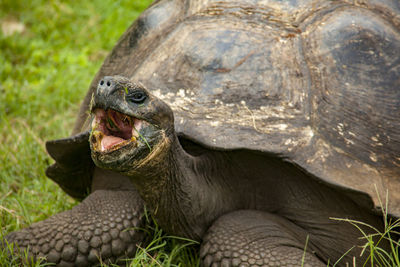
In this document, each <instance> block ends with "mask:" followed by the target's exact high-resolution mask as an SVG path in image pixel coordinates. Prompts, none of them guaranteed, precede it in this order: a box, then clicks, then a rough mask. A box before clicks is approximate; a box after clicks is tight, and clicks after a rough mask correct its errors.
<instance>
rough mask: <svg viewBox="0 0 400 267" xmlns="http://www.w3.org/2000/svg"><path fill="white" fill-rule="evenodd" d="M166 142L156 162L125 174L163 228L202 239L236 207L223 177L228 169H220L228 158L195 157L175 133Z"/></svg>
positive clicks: (155, 158)
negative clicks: (216, 221) (207, 231)
mask: <svg viewBox="0 0 400 267" xmlns="http://www.w3.org/2000/svg"><path fill="white" fill-rule="evenodd" d="M166 143H167V144H166V145H165V144H164V146H165V147H164V148H163V149H162V150H161V151H159V152H158V153H157V155H155V156H154V157H152V158H154V162H153V163H149V164H145V165H144V166H143V167H140V168H139V169H138V170H135V171H133V172H128V173H126V175H127V176H129V177H130V179H131V181H132V182H133V183H134V185H135V187H136V188H137V189H138V191H139V193H140V195H141V197H142V198H143V199H144V200H145V202H146V206H147V207H148V208H149V209H150V210H151V211H152V213H153V215H154V216H155V218H156V220H157V223H158V224H159V225H160V226H161V227H162V228H163V229H164V230H166V231H167V232H168V233H169V234H173V235H178V236H183V237H187V238H191V239H193V240H198V241H199V240H200V239H201V236H202V235H203V234H204V232H205V231H206V230H207V227H208V226H209V225H210V224H211V223H212V221H213V220H214V219H215V218H216V217H217V216H219V215H221V214H222V213H223V212H226V211H227V210H231V209H233V206H234V201H229V195H231V194H227V190H228V191H229V185H226V184H225V185H224V184H223V181H225V180H226V179H223V177H220V176H221V175H227V174H229V171H228V172H223V174H221V172H220V171H218V168H220V167H221V164H224V162H226V158H224V157H223V156H221V155H213V154H211V153H210V154H206V155H201V156H192V155H190V154H188V153H187V152H186V151H185V150H184V149H183V148H182V146H181V144H180V142H179V140H178V138H177V136H176V134H175V133H173V134H172V135H170V137H169V140H168V142H166ZM225 164H226V163H225ZM217 173H218V174H217ZM216 175H218V176H219V177H216ZM221 178H222V179H221ZM222 195H226V197H221V196H222ZM222 202H224V203H222Z"/></svg>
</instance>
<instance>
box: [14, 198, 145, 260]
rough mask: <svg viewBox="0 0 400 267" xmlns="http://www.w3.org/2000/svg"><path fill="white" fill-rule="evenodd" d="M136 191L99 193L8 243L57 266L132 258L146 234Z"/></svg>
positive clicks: (16, 233)
mask: <svg viewBox="0 0 400 267" xmlns="http://www.w3.org/2000/svg"><path fill="white" fill-rule="evenodd" d="M142 225H143V205H142V200H141V199H140V197H138V194H137V192H136V191H111V190H97V191H95V192H93V193H92V194H91V195H89V196H88V197H87V198H86V199H85V200H84V201H83V202H82V203H81V204H79V205H77V206H76V207H74V208H73V209H71V210H68V211H65V212H62V213H59V214H56V215H54V216H52V217H50V218H48V219H47V220H44V221H41V222H38V223H35V224H32V225H31V226H30V227H28V228H26V229H23V230H21V231H18V232H13V233H10V234H9V235H7V236H6V240H7V241H8V242H9V243H10V242H14V243H17V244H18V246H19V248H20V249H26V248H28V247H29V250H30V253H31V254H30V255H31V256H34V257H36V258H38V257H46V258H47V262H50V263H56V266H90V265H94V264H96V263H98V262H99V259H105V260H102V261H103V262H109V261H110V262H115V261H116V260H118V259H120V258H126V257H132V256H134V254H135V251H136V244H138V243H140V242H141V241H142V240H143V236H144V234H143V233H141V232H140V230H137V229H136V227H141V226H142Z"/></svg>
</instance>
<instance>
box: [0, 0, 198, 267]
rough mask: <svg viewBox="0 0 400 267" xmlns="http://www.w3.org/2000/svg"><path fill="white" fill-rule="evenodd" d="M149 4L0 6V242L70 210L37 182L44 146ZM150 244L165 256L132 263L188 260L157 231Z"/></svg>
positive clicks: (44, 181)
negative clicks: (5, 236) (164, 252)
mask: <svg viewBox="0 0 400 267" xmlns="http://www.w3.org/2000/svg"><path fill="white" fill-rule="evenodd" d="M150 2H151V0H92V1H75V0H63V1H61V0H51V1H49V0H30V1H26V0H2V1H0V26H1V30H0V227H1V228H0V229H1V230H0V240H1V235H5V234H6V233H8V232H11V231H14V230H18V229H21V228H24V227H26V226H28V225H30V224H31V223H33V222H36V221H40V220H43V219H45V218H47V217H49V216H51V215H52V214H55V213H58V212H61V211H63V210H66V209H70V208H71V207H72V206H74V205H76V204H77V203H76V202H75V201H74V200H73V199H72V198H70V197H69V196H67V195H66V194H65V193H64V192H62V191H61V189H60V188H59V187H58V186H57V185H56V184H54V183H53V182H52V181H51V180H50V179H48V178H47V177H46V176H45V174H44V172H45V169H46V167H47V166H48V165H49V164H51V162H52V160H51V159H50V158H49V156H48V155H47V153H46V151H45V146H44V144H45V141H46V140H50V139H56V138H62V137H66V136H68V135H69V134H70V132H71V130H72V126H73V123H74V120H75V115H76V113H77V111H78V107H79V104H80V102H81V100H82V99H83V97H84V95H85V93H86V91H87V89H88V87H89V84H90V82H91V80H92V78H93V77H94V75H95V74H96V72H97V70H98V69H99V68H100V66H101V63H102V62H103V60H104V58H105V56H106V55H107V54H108V52H109V51H110V50H111V49H112V47H113V45H114V44H115V43H116V42H117V40H118V38H119V37H120V36H121V35H122V33H123V32H124V31H125V30H126V29H127V28H128V26H129V25H130V24H131V23H132V22H133V21H134V19H135V18H136V17H137V16H138V15H139V14H140V12H141V11H142V10H143V9H145V8H146V7H147V6H148V5H149V4H150ZM172 243H174V242H172ZM154 245H155V246H160V245H161V247H162V248H165V249H166V250H167V251H168V250H169V251H168V252H167V253H168V255H163V254H161V253H159V254H158V255H154V253H153V255H152V253H151V249H150V252H148V251H146V252H143V251H142V252H141V254H140V253H139V254H140V255H138V257H137V258H136V260H135V261H134V262H133V263H132V265H135V264H137V265H139V266H141V265H143V264H144V262H146V261H147V262H148V263H147V264H146V265H150V264H153V265H155V266H159V263H161V264H163V265H165V266H168V265H171V264H174V262H175V263H178V262H184V261H187V262H189V261H190V260H188V259H185V260H183V259H180V257H186V256H187V255H186V254H185V253H183V254H178V253H177V251H179V250H180V248H181V247H180V246H178V247H176V246H174V245H172V246H171V242H169V243H168V242H165V237H163V236H162V235H161V233H160V232H159V231H158V232H157V231H156V233H155V241H154ZM170 247H172V248H170ZM171 251H172V252H171ZM150 255H152V256H151V257H154V258H156V259H157V261H158V262H155V260H153V259H151V257H150ZM11 265H12V263H10V262H9V260H8V259H7V258H6V257H5V254H4V252H3V254H0V266H11Z"/></svg>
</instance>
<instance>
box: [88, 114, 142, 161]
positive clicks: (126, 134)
mask: <svg viewBox="0 0 400 267" xmlns="http://www.w3.org/2000/svg"><path fill="white" fill-rule="evenodd" d="M93 114H94V119H93V121H92V133H91V137H90V143H91V147H92V149H93V150H94V151H96V152H100V153H109V152H112V151H115V150H118V149H120V148H122V147H126V146H128V145H130V146H132V147H136V146H137V145H138V141H137V139H138V138H139V136H140V130H141V129H142V127H143V126H145V125H146V124H147V122H145V121H143V120H140V119H137V118H135V117H132V116H128V115H126V114H123V113H121V112H118V111H116V110H113V109H108V110H103V109H99V108H98V109H96V110H94V112H93Z"/></svg>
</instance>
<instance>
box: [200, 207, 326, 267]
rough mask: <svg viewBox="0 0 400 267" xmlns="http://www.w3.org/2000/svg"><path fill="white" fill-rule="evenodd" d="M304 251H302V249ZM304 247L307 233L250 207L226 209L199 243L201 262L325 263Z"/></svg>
mask: <svg viewBox="0 0 400 267" xmlns="http://www.w3.org/2000/svg"><path fill="white" fill-rule="evenodd" d="M305 250H306V253H305V254H304V251H305ZM311 251H312V249H310V248H309V247H308V246H307V247H306V233H305V232H303V231H302V230H301V229H299V227H298V226H296V225H294V224H293V223H291V222H289V221H287V220H285V219H283V218H281V217H278V216H276V215H273V214H270V213H267V212H261V211H252V210H242V211H236V212H232V213H229V214H227V215H224V216H222V217H221V218H219V219H218V220H217V221H216V222H215V223H214V224H213V225H212V226H211V228H210V229H209V230H208V232H207V234H206V236H205V237H204V240H203V244H202V246H201V251H200V256H201V258H202V265H203V266H205V267H208V266H212V267H214V266H215V267H216V266H224V267H228V266H282V267H294V266H301V263H302V259H303V256H305V257H304V265H303V266H309V267H311V266H326V264H324V263H323V262H322V261H320V260H319V259H318V258H317V257H316V256H315V255H313V254H312V253H310V252H311Z"/></svg>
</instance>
